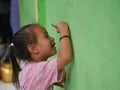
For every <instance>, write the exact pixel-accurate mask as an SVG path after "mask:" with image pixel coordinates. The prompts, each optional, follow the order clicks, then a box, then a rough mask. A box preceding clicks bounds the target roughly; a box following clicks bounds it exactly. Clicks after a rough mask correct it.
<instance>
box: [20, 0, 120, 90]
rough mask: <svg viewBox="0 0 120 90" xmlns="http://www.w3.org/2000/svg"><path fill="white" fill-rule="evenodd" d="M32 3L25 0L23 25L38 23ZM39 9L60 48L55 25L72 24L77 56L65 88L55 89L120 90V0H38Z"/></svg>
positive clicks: (72, 35)
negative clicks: (58, 23)
mask: <svg viewBox="0 0 120 90" xmlns="http://www.w3.org/2000/svg"><path fill="white" fill-rule="evenodd" d="M30 1H31V2H30ZM29 6H30V7H29ZM32 6H33V7H34V4H33V0H29V2H27V0H24V1H21V23H22V25H23V24H26V23H31V22H34V20H35V16H34V9H33V8H32ZM38 8H39V9H38V12H39V23H40V24H42V25H43V26H45V27H46V29H47V30H48V32H49V33H50V35H52V36H53V37H54V38H56V42H57V44H56V47H57V50H59V35H57V34H56V31H55V29H54V28H53V27H52V26H51V24H55V23H56V22H57V21H60V20H64V21H66V22H68V24H69V27H70V32H71V41H72V45H73V52H74V57H73V61H72V62H71V63H70V64H69V65H68V66H67V67H66V73H67V75H66V80H65V89H61V88H58V87H55V90H120V0H38ZM26 17H27V18H26ZM57 54H58V53H57Z"/></svg>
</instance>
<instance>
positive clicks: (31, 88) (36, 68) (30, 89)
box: [20, 58, 62, 90]
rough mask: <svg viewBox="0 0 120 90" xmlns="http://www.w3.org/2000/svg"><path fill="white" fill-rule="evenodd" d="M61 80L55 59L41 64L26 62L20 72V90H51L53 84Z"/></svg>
mask: <svg viewBox="0 0 120 90" xmlns="http://www.w3.org/2000/svg"><path fill="white" fill-rule="evenodd" d="M58 78H60V80H61V78H62V77H61V73H59V74H58V69H57V58H55V59H53V60H49V61H43V62H26V63H25V65H24V66H23V68H22V71H21V72H20V90H52V85H53V83H56V82H58V81H60V80H58Z"/></svg>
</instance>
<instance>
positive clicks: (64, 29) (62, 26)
mask: <svg viewBox="0 0 120 90" xmlns="http://www.w3.org/2000/svg"><path fill="white" fill-rule="evenodd" d="M52 26H53V27H55V28H56V29H57V32H58V33H60V34H61V35H69V30H68V24H67V23H66V22H64V21H60V22H58V23H56V24H55V25H53V24H52Z"/></svg>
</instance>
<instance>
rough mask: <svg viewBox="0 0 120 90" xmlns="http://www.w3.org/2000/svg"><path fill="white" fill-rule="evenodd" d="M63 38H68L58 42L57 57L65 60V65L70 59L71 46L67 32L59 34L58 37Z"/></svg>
mask: <svg viewBox="0 0 120 90" xmlns="http://www.w3.org/2000/svg"><path fill="white" fill-rule="evenodd" d="M63 36H69V37H64V38H62V39H61V40H60V52H59V56H60V57H61V58H62V59H65V60H66V62H67V63H69V62H70V61H71V59H72V46H71V39H70V34H69V32H64V33H61V34H60V37H63Z"/></svg>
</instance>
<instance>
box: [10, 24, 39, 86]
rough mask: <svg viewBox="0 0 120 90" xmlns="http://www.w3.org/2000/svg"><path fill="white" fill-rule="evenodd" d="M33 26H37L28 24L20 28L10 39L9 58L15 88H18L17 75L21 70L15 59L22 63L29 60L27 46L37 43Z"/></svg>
mask: <svg viewBox="0 0 120 90" xmlns="http://www.w3.org/2000/svg"><path fill="white" fill-rule="evenodd" d="M35 26H38V24H29V25H26V26H24V27H22V28H21V29H20V30H19V31H18V32H16V33H15V35H14V36H13V39H12V45H10V54H11V55H10V56H11V62H12V66H13V83H14V84H15V86H16V87H17V88H18V87H19V78H18V75H19V71H20V70H21V69H20V66H19V65H18V62H17V59H16V58H18V59H19V60H24V61H25V60H30V58H31V56H30V53H29V51H28V49H27V45H28V44H33V43H36V42H37V39H36V35H35V33H34V28H35Z"/></svg>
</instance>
